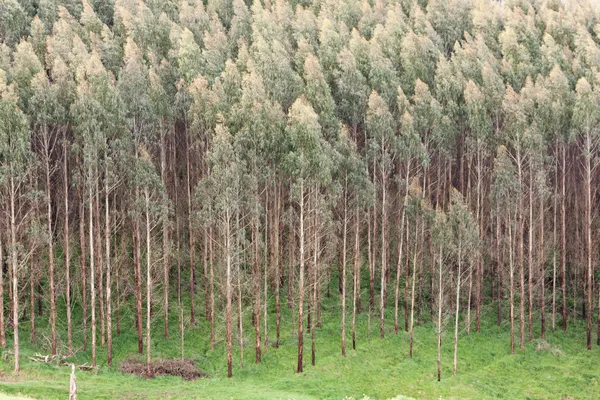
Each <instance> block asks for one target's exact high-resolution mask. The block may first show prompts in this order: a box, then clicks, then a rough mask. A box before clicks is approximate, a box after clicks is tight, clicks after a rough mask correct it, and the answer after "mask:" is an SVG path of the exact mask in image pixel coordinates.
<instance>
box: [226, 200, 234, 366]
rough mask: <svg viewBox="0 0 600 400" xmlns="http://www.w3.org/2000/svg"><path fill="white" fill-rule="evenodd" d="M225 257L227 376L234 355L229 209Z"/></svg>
mask: <svg viewBox="0 0 600 400" xmlns="http://www.w3.org/2000/svg"><path fill="white" fill-rule="evenodd" d="M225 257H226V262H227V264H226V265H227V271H226V274H227V275H226V279H227V280H226V286H225V287H226V301H227V303H226V308H225V319H226V325H227V377H228V378H231V377H232V376H233V357H232V353H231V351H232V346H231V325H232V321H231V319H232V315H231V314H232V310H231V215H230V213H229V211H227V213H226V220H225Z"/></svg>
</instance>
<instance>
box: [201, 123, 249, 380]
mask: <svg viewBox="0 0 600 400" xmlns="http://www.w3.org/2000/svg"><path fill="white" fill-rule="evenodd" d="M207 162H208V164H209V166H210V168H211V174H210V177H209V178H208V179H207V180H206V182H203V183H202V185H203V187H204V185H210V189H211V190H210V193H211V197H212V199H209V200H208V201H210V202H212V204H213V207H214V210H213V211H212V212H213V213H214V215H215V219H216V223H217V226H218V227H219V230H220V231H221V237H222V242H223V243H221V244H222V248H223V253H222V254H223V258H224V259H223V260H222V262H223V264H225V271H226V272H225V293H226V309H225V321H226V326H227V330H226V332H227V334H226V342H227V377H229V378H231V377H232V376H233V362H232V295H233V294H232V274H233V271H232V269H233V264H234V263H235V262H237V263H239V257H238V256H237V255H236V253H237V252H238V251H239V249H238V246H237V245H236V243H235V237H237V236H238V235H239V234H240V233H239V232H237V231H236V230H237V229H239V224H237V225H236V219H238V218H239V214H240V213H241V207H242V190H243V174H244V164H243V161H242V160H241V159H240V157H239V154H238V153H237V152H236V150H235V146H234V138H233V137H232V135H231V134H230V133H229V130H228V129H227V128H226V127H225V126H224V125H223V124H221V123H218V124H217V126H216V128H215V134H214V137H213V140H212V147H211V150H210V152H209V153H208V154H207ZM238 272H239V268H238Z"/></svg>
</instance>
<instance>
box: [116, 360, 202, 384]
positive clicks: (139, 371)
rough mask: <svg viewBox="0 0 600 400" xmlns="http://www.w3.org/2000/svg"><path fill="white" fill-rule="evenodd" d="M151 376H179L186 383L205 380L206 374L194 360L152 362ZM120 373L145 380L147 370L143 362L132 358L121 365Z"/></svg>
mask: <svg viewBox="0 0 600 400" xmlns="http://www.w3.org/2000/svg"><path fill="white" fill-rule="evenodd" d="M150 369H151V376H150V378H152V377H155V376H159V375H171V376H180V377H182V378H183V379H184V380H186V381H193V380H196V379H199V378H206V377H208V374H206V373H205V372H203V371H201V370H200V369H199V368H198V367H197V366H196V363H195V362H194V360H190V359H185V360H164V359H158V360H153V361H152V363H151V364H150ZM121 372H122V373H125V374H135V375H137V376H140V377H144V378H147V377H148V374H147V369H146V363H145V361H142V360H139V359H137V358H134V357H129V358H127V359H125V360H124V361H123V362H122V363H121Z"/></svg>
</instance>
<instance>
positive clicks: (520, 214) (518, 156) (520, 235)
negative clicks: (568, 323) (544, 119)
mask: <svg viewBox="0 0 600 400" xmlns="http://www.w3.org/2000/svg"><path fill="white" fill-rule="evenodd" d="M516 159H517V174H518V177H519V205H518V207H519V209H518V213H517V224H518V225H517V243H518V250H519V254H518V257H519V258H518V264H519V283H520V285H519V286H520V287H519V289H520V293H521V296H520V299H519V300H520V308H519V311H520V313H519V323H520V326H519V328H520V330H519V333H520V346H521V350H523V349H524V348H525V267H524V265H523V263H524V260H523V247H524V246H523V230H524V226H523V225H524V223H523V171H522V158H521V148H520V146H519V147H517V154H516Z"/></svg>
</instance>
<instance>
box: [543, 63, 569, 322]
mask: <svg viewBox="0 0 600 400" xmlns="http://www.w3.org/2000/svg"><path fill="white" fill-rule="evenodd" d="M541 90H543V92H542V91H541ZM539 94H540V95H539V96H538V110H539V114H540V116H541V117H540V118H539V119H538V126H539V127H540V129H542V131H544V132H545V133H546V135H547V138H548V141H550V142H551V146H552V147H553V148H554V154H553V156H552V158H553V160H554V175H555V177H554V193H553V198H554V201H553V215H554V217H553V223H552V225H553V230H552V232H553V233H552V269H553V272H552V282H553V283H552V331H554V328H555V315H556V280H557V275H558V274H560V276H561V280H562V284H561V288H562V314H563V329H566V328H567V302H566V299H567V294H566V293H567V291H566V287H567V286H566V262H567V261H566V260H567V256H566V250H567V249H566V246H567V242H566V202H567V199H566V172H567V171H566V167H567V164H566V147H567V146H568V144H569V142H570V141H571V140H572V136H573V132H572V130H571V129H569V128H570V124H571V117H572V111H573V107H572V102H573V93H572V92H571V90H570V87H569V81H568V78H567V76H565V74H564V73H563V71H562V70H561V68H560V67H559V66H558V65H555V66H554V67H553V68H552V70H551V71H550V73H549V75H548V76H547V77H546V78H545V79H544V82H543V87H542V88H541V89H540V93H539ZM559 170H560V171H561V173H560V174H559ZM558 202H560V217H557V214H558V208H559V205H558V204H557V203H558ZM559 218H560V222H559V221H558V219H559ZM559 224H560V225H561V227H562V228H561V233H560V238H559V237H558V234H557V230H558V225H559ZM559 240H560V245H559V244H558V241H559ZM559 247H560V249H559ZM559 256H560V261H559V260H557V258H558V257H559ZM559 263H560V266H559V265H558V264H559ZM557 267H560V270H559V271H557Z"/></svg>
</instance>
